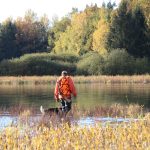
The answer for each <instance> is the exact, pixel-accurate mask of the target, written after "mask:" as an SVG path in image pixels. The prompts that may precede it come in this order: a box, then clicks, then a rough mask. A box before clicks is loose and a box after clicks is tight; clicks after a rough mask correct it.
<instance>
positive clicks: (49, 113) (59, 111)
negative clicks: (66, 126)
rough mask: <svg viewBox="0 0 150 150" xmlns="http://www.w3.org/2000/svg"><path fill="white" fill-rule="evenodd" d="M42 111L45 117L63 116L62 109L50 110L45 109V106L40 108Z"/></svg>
mask: <svg viewBox="0 0 150 150" xmlns="http://www.w3.org/2000/svg"><path fill="white" fill-rule="evenodd" d="M40 111H41V113H42V115H43V116H46V115H47V116H52V115H61V114H62V108H61V107H60V108H57V107H56V108H48V109H44V108H43V106H41V107H40Z"/></svg>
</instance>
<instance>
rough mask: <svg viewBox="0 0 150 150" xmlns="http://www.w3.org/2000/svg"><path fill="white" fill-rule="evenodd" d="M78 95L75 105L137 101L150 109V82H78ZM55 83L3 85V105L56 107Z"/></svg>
mask: <svg viewBox="0 0 150 150" xmlns="http://www.w3.org/2000/svg"><path fill="white" fill-rule="evenodd" d="M76 89H77V94H78V96H77V98H76V99H73V104H77V105H78V106H79V107H85V108H90V107H94V106H97V105H111V104H114V103H121V104H129V103H136V104H140V105H144V106H146V107H148V108H150V84H96V83H92V84H91V83H88V84H87V83H86V84H76ZM53 93H54V85H53V84H51V85H50V84H49V85H21V86H11V85H10V86H8V85H6V86H1V87H0V106H1V107H11V106H16V105H24V106H27V107H28V106H30V107H31V106H33V107H35V108H37V109H39V107H40V106H41V105H43V107H46V108H48V107H56V106H58V104H57V103H56V102H55V100H54V96H53Z"/></svg>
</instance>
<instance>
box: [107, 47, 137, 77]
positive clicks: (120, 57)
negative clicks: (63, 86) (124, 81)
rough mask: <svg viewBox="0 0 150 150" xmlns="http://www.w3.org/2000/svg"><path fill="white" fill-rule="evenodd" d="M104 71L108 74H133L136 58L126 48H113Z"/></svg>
mask: <svg viewBox="0 0 150 150" xmlns="http://www.w3.org/2000/svg"><path fill="white" fill-rule="evenodd" d="M104 73H105V74H108V75H118V74H119V75H125V74H128V75H131V74H133V73H134V58H133V57H132V56H130V55H129V54H128V53H127V51H125V50H124V49H116V50H113V51H112V52H111V53H109V54H108V56H107V57H106V59H105V69H104Z"/></svg>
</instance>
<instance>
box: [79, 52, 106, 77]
mask: <svg viewBox="0 0 150 150" xmlns="http://www.w3.org/2000/svg"><path fill="white" fill-rule="evenodd" d="M103 63H104V60H103V57H101V56H100V55H99V54H98V53H96V52H90V53H87V54H85V55H83V56H82V57H81V59H80V61H79V62H78V63H77V74H78V75H99V74H102V72H103V71H102V70H103Z"/></svg>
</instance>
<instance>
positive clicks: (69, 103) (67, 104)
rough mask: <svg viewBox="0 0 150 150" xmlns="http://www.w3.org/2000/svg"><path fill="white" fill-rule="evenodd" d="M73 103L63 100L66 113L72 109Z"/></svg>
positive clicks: (63, 108)
mask: <svg viewBox="0 0 150 150" xmlns="http://www.w3.org/2000/svg"><path fill="white" fill-rule="evenodd" d="M71 104H72V102H67V101H65V100H61V106H62V111H63V112H66V113H67V112H69V111H70V110H71Z"/></svg>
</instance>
